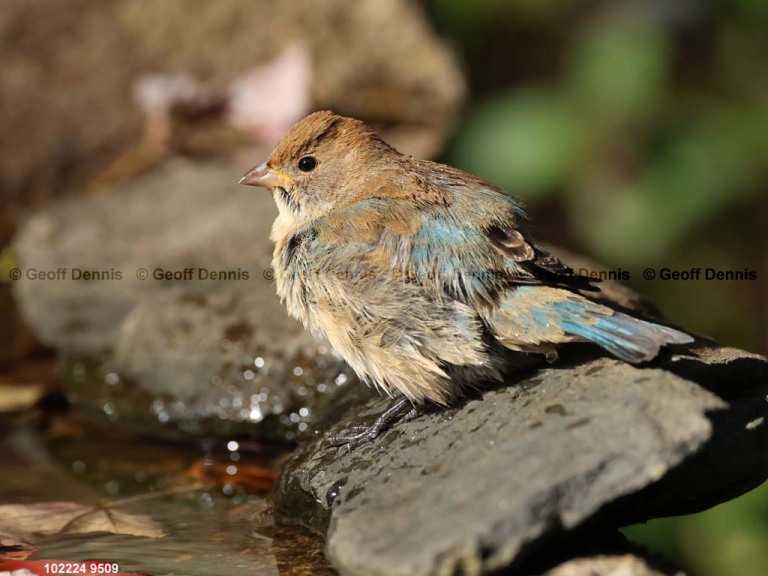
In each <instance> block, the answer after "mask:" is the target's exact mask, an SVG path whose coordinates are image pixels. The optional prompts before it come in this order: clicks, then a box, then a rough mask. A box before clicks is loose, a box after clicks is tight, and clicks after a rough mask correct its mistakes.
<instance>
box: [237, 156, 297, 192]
mask: <svg viewBox="0 0 768 576" xmlns="http://www.w3.org/2000/svg"><path fill="white" fill-rule="evenodd" d="M286 180H288V176H286V175H285V174H283V173H282V172H280V171H278V170H273V169H272V168H270V167H269V166H267V163H266V162H263V163H261V164H259V165H258V166H256V168H252V169H251V170H249V171H248V172H247V173H246V175H245V176H243V177H242V178H240V182H238V184H244V185H246V186H261V187H262V188H269V189H270V190H271V189H272V188H275V187H277V186H283V187H284V186H285V183H286Z"/></svg>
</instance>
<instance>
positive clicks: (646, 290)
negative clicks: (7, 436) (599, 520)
mask: <svg viewBox="0 0 768 576" xmlns="http://www.w3.org/2000/svg"><path fill="white" fill-rule="evenodd" d="M766 30H768V3H766V2H765V1H763V0H720V1H717V2H716V1H707V0H678V1H676V2H668V1H664V0H636V1H631V0H625V1H621V0H583V1H569V0H472V1H469V0H424V1H421V2H380V3H379V4H373V3H372V2H359V3H352V2H342V1H340V0H333V1H329V2H324V3H314V2H306V1H303V0H302V1H297V2H293V3H291V6H284V5H280V4H278V3H277V2H268V1H266V0H263V1H254V2H247V1H235V0H225V1H223V2H216V3H204V2H199V1H194V0H189V1H184V2H179V1H175V0H169V1H164V2H162V3H151V2H145V1H136V2H103V1H102V0H67V1H61V2H56V3H49V2H42V1H40V0H37V1H35V0H2V3H0V51H2V54H3V66H2V69H0V102H2V106H0V126H2V133H0V209H1V210H2V212H0V246H7V245H9V244H10V242H11V240H12V238H13V237H14V234H15V233H16V232H17V231H18V230H19V228H20V226H21V225H22V223H23V222H24V220H25V218H26V217H28V216H29V215H30V214H32V213H34V211H35V210H38V209H41V208H46V207H47V206H49V205H51V203H53V202H55V201H57V200H58V199H59V198H61V197H67V198H69V197H80V196H84V197H90V196H93V195H99V194H109V193H110V190H111V189H112V188H113V187H115V186H118V185H122V184H126V183H130V182H132V181H134V180H136V179H137V178H139V177H141V176H144V175H146V174H148V173H152V171H154V170H157V169H158V167H160V166H162V165H163V164H164V163H167V162H171V161H173V160H174V159H177V158H179V157H184V158H187V159H189V158H191V159H206V160H208V159H211V158H214V159H219V160H222V161H226V162H228V163H231V164H233V165H237V166H238V167H241V168H242V169H245V168H247V167H248V165H249V164H254V163H256V162H257V161H259V160H260V159H261V158H262V157H263V156H264V155H266V153H267V152H268V150H269V148H270V146H271V145H272V144H273V143H274V141H275V140H276V139H277V138H279V135H280V134H281V133H282V132H283V131H284V130H285V129H286V128H287V127H288V126H290V124H291V123H292V122H293V121H294V120H295V119H297V118H299V117H301V116H302V115H304V114H305V113H307V112H308V111H310V110H313V109H321V108H327V107H328V108H332V109H334V110H336V111H338V112H340V113H344V114H349V115H355V116H358V117H361V118H363V119H364V120H366V121H368V122H370V123H372V124H373V125H374V126H375V127H376V128H377V129H379V130H381V131H382V133H383V134H384V136H385V138H386V139H388V140H390V141H391V142H392V143H393V144H395V145H396V146H398V147H399V148H401V149H403V150H404V151H407V152H409V153H413V154H414V155H419V156H422V157H432V158H436V159H438V160H441V161H444V162H447V163H449V164H452V165H455V166H458V167H460V168H463V169H465V170H467V171H469V172H472V173H475V174H477V175H479V176H481V177H483V178H485V179H488V180H490V181H492V182H494V183H496V184H497V185H499V186H501V187H503V188H505V189H506V190H508V191H510V192H511V193H513V194H515V195H517V196H519V197H521V198H522V199H524V201H525V202H526V204H527V206H528V208H529V211H530V213H531V215H532V217H533V221H534V223H535V226H536V230H537V235H538V236H539V237H540V238H543V239H545V240H546V241H548V242H551V243H553V244H556V245H560V246H563V247H566V248H567V249H568V250H569V251H573V252H578V253H583V254H586V255H588V256H590V257H592V258H593V259H595V260H597V261H599V262H601V263H603V264H604V265H605V266H606V267H608V268H609V269H619V268H620V269H622V270H624V271H627V272H628V273H629V280H628V281H627V283H628V284H629V285H630V286H631V287H633V288H635V289H636V290H637V291H639V292H641V293H643V294H644V295H646V296H648V297H649V298H650V299H651V300H653V301H654V302H655V303H656V304H657V305H658V307H659V308H660V309H661V310H662V311H663V313H664V315H665V316H666V317H667V318H668V319H669V320H670V321H671V322H673V323H675V324H679V325H681V326H683V327H685V328H687V329H689V330H691V331H693V332H696V333H700V334H704V335H707V336H709V337H711V338H713V339H714V340H717V341H719V342H722V343H725V344H728V345H731V346H735V347H741V348H745V349H747V350H750V351H753V352H759V353H762V354H765V353H768V284H767V282H768V280H767V278H768V58H767V57H766V56H768V34H766ZM372 37H375V38H376V40H375V41H372V40H371V38H372ZM350 46H355V47H356V48H355V49H353V50H351V49H350V48H349V47H350ZM15 257H16V256H15V255H14V254H13V253H12V251H8V250H6V251H5V252H4V255H3V260H2V261H0V272H2V273H3V274H5V275H6V276H7V273H8V272H7V271H8V270H9V269H10V268H11V267H12V266H13V265H14V264H15V262H16V261H15V259H14V258H15ZM646 267H651V268H654V269H656V270H659V269H661V268H664V267H668V268H670V269H675V270H689V269H691V268H696V267H698V268H707V267H709V268H714V269H717V270H736V271H743V270H745V269H748V270H750V271H754V272H756V280H751V281H704V280H703V279H700V280H691V281H671V280H670V281H663V280H660V279H658V278H657V279H655V280H651V281H649V280H646V279H644V278H643V275H642V271H643V269H645V268H646ZM0 312H2V314H3V317H4V321H3V331H2V336H1V337H0V345H1V346H2V350H0V364H2V365H3V367H4V368H5V369H6V371H7V373H9V374H11V373H13V371H14V369H16V368H17V367H18V366H19V365H20V363H22V362H23V361H24V359H25V358H29V357H30V356H35V355H37V356H36V357H45V354H46V349H47V347H46V346H45V345H44V344H41V343H40V342H39V341H38V338H37V336H36V335H35V333H34V330H32V329H30V328H29V327H28V326H27V324H26V322H25V320H24V319H23V318H22V317H20V316H19V314H18V311H17V310H16V306H15V304H14V302H13V299H12V297H11V294H10V290H9V287H8V284H7V283H4V284H3V285H2V287H1V288H0ZM627 533H628V534H629V535H630V536H631V537H632V538H634V539H637V540H638V541H640V542H643V543H646V544H648V545H649V546H650V547H652V548H653V549H655V550H659V551H662V552H663V553H664V554H666V555H668V556H669V557H671V558H672V559H673V560H675V561H676V562H678V563H679V564H680V565H681V566H682V567H683V568H685V569H686V570H689V571H690V573H691V574H694V575H698V576H710V575H718V576H719V575H725V574H734V575H735V574H738V575H740V576H749V575H752V574H754V575H758V574H764V573H765V566H768V489H766V488H765V487H764V488H760V489H758V490H756V491H754V492H752V493H750V494H748V495H746V496H744V497H742V498H740V499H738V500H736V501H733V502H730V503H728V504H724V505H722V506H719V507H717V508H715V509H713V510H710V511H707V512H705V513H702V514H699V515H695V516H689V517H685V518H677V519H670V520H660V521H655V522H652V523H650V524H648V525H646V526H642V527H633V528H631V529H629V530H628V531H627Z"/></svg>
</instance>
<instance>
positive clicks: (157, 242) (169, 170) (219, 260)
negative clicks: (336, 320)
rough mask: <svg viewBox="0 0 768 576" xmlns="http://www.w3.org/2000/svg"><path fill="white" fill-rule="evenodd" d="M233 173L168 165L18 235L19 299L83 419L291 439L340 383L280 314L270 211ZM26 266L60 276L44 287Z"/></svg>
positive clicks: (345, 375) (319, 352)
mask: <svg viewBox="0 0 768 576" xmlns="http://www.w3.org/2000/svg"><path fill="white" fill-rule="evenodd" d="M240 175H241V174H240V171H239V170H238V169H237V168H232V167H229V166H227V165H223V164H217V163H191V162H186V161H181V160H180V161H177V162H175V163H171V164H170V165H168V166H167V167H166V168H164V169H163V170H160V171H158V172H157V173H155V174H152V175H150V176H146V177H143V178H141V179H139V180H137V181H136V182H134V183H132V184H129V185H126V186H124V187H121V188H117V189H115V190H112V191H110V192H109V193H108V194H101V195H96V196H92V197H88V198H77V199H71V200H68V201H64V202H61V203H59V204H57V205H55V206H52V207H51V208H49V209H48V210H45V211H41V212H39V213H37V214H35V215H34V216H32V217H31V218H30V219H29V220H28V222H27V223H26V225H25V226H24V228H23V229H22V230H21V232H20V233H19V235H18V237H17V239H16V243H15V246H16V250H17V253H18V258H19V264H20V268H21V269H22V270H23V271H24V274H23V275H22V277H21V279H20V280H19V281H18V282H16V283H14V286H13V287H14V292H15V296H16V299H17V301H18V302H19V304H20V305H21V309H22V311H23V313H24V315H25V317H26V319H27V321H28V322H29V323H30V324H31V325H32V327H33V328H34V329H35V331H36V333H37V334H38V335H39V337H40V338H41V339H42V340H43V341H44V342H45V343H46V344H48V345H50V346H52V347H54V348H56V349H58V350H59V351H60V353H61V357H62V359H63V365H64V369H65V374H66V376H67V382H68V385H69V389H70V398H71V399H73V400H74V401H75V402H76V403H77V404H79V405H80V406H82V407H83V408H85V410H86V411H87V412H88V413H89V414H92V415H94V416H98V417H100V418H108V419H109V420H111V421H114V422H118V423H123V424H130V425H131V426H132V427H139V428H143V429H145V430H146V429H147V428H146V427H147V426H150V427H151V428H149V429H150V430H154V431H158V432H162V431H164V430H165V431H168V430H171V429H180V430H182V431H184V432H188V433H195V434H206V433H213V432H216V433H235V434H243V435H250V436H256V437H262V438H264V437H268V438H273V439H274V438H283V439H285V438H286V436H287V438H288V439H290V438H291V437H292V435H293V434H294V433H295V432H296V431H300V430H303V429H304V428H305V427H306V426H307V425H308V423H309V422H311V421H312V419H313V417H314V410H315V409H316V408H317V407H318V406H322V404H323V403H324V402H325V401H326V400H327V399H329V398H330V397H332V396H334V395H335V393H336V392H338V391H339V389H340V388H343V386H341V385H343V384H344V383H345V382H347V381H348V380H350V379H351V378H352V374H351V372H350V371H349V369H348V368H347V367H346V365H345V364H344V363H343V362H342V361H341V359H340V358H339V357H338V356H337V355H335V354H334V353H333V351H332V350H331V349H330V347H329V346H327V345H326V344H325V342H323V341H320V340H317V339H315V338H313V337H312V336H311V335H309V334H308V333H306V332H305V331H304V329H303V327H302V326H301V325H300V324H299V323H298V322H295V321H294V320H292V319H291V318H289V316H288V315H287V313H286V312H285V310H284V309H283V307H282V306H281V305H280V303H279V301H278V298H277V296H276V294H275V289H274V286H273V282H272V278H271V268H270V267H269V266H270V261H271V251H272V246H271V243H270V241H269V228H270V226H271V223H272V220H273V219H274V216H275V211H276V210H275V207H274V202H273V200H272V198H271V196H270V195H269V194H268V193H265V192H263V191H260V190H254V189H248V188H245V187H242V186H237V181H238V179H239V177H240ZM32 270H34V271H36V273H40V272H44V271H49V272H53V273H54V275H55V274H58V271H59V270H63V271H64V272H63V273H62V274H61V275H59V276H55V277H53V278H50V279H42V280H41V279H31V278H30V277H29V276H30V274H31V272H30V271H32ZM76 270H78V271H79V272H76ZM87 272H98V273H104V274H106V277H103V278H102V279H99V280H87V279H85V273H87ZM169 273H170V274H171V279H167V278H166V277H165V274H169ZM77 274H80V279H76V275H77ZM214 275H218V276H219V277H218V278H216V279H214Z"/></svg>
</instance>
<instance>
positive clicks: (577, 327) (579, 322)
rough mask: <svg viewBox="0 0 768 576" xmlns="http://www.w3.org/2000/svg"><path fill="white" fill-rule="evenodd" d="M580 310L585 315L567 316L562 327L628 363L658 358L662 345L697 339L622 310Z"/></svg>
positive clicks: (686, 342) (684, 342)
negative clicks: (577, 316) (605, 312)
mask: <svg viewBox="0 0 768 576" xmlns="http://www.w3.org/2000/svg"><path fill="white" fill-rule="evenodd" d="M601 308H602V307H601ZM579 312H580V313H579V316H581V318H573V319H569V318H567V317H566V318H565V319H563V320H562V321H561V322H560V323H559V326H560V328H561V329H562V330H563V331H565V332H566V333H568V334H571V335H573V336H577V337H580V338H583V339H585V340H589V341H590V342H594V343H595V344H597V345H598V346H600V347H602V348H604V349H605V350H607V351H608V352H610V353H611V354H613V355H614V356H616V357H617V358H620V359H621V360H624V361H625V362H632V363H638V362H646V361H648V360H651V359H652V358H654V357H656V355H657V354H658V353H659V349H660V348H661V347H662V346H666V345H667V344H688V343H690V342H693V338H692V337H691V336H690V335H688V334H685V333H684V332H680V331H679V330H675V329H673V328H668V327H667V326H661V325H660V324H654V323H652V322H647V321H645V320H640V319H638V318H633V317H632V316H627V315H626V314H622V313H621V312H613V314H611V315H610V316H608V315H605V314H602V313H600V312H595V313H593V314H590V313H589V309H587V310H581V311H579ZM584 316H587V318H584Z"/></svg>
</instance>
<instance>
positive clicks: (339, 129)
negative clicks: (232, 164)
mask: <svg viewBox="0 0 768 576" xmlns="http://www.w3.org/2000/svg"><path fill="white" fill-rule="evenodd" d="M398 156H400V154H399V153H398V152H397V151H396V150H394V149H393V148H391V147H390V146H389V145H388V144H386V143H385V142H383V141H382V140H381V139H380V138H379V137H378V136H377V135H376V134H375V133H374V132H373V131H371V130H370V129H369V128H368V127H367V126H366V125H365V124H364V123H363V122H361V121H360V120H355V119H354V118H346V117H344V116H339V115H337V114H334V113H333V112H327V111H325V112H315V113H314V114H310V115H309V116H307V117H306V118H304V119H302V120H300V121H299V122H297V123H296V124H294V125H293V127H291V129H290V130H289V131H288V132H287V133H286V135H285V136H284V137H283V138H282V140H281V141H280V142H279V143H278V144H277V146H276V147H275V149H274V150H273V151H272V153H271V154H270V156H269V159H268V160H267V161H266V162H264V163H262V164H259V165H258V166H256V167H255V168H253V169H252V170H250V171H249V172H248V173H247V174H246V175H245V176H243V178H242V179H241V180H240V183H241V184H245V185H248V186H260V187H262V188H267V189H269V190H271V191H272V192H273V194H274V197H275V202H277V206H278V209H279V211H280V214H281V216H282V217H284V218H286V219H287V220H288V221H291V222H295V223H299V222H304V221H308V220H312V219H315V218H318V217H320V216H322V215H324V214H326V213H327V212H329V211H331V210H333V209H334V208H336V207H338V206H340V205H345V204H347V203H350V202H353V201H355V200H357V199H360V198H361V196H362V195H364V194H365V191H366V190H370V185H371V184H372V183H374V182H375V180H376V179H378V178H381V176H382V171H386V167H387V166H388V164H391V161H392V159H393V158H396V157H398Z"/></svg>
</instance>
